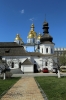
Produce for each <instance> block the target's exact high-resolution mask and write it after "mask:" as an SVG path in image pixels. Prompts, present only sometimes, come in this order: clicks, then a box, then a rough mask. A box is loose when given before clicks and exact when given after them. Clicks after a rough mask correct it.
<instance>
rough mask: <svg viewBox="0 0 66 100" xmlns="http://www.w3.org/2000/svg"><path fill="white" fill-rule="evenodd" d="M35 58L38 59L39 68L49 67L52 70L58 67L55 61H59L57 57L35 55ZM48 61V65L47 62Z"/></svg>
mask: <svg viewBox="0 0 66 100" xmlns="http://www.w3.org/2000/svg"><path fill="white" fill-rule="evenodd" d="M34 60H35V61H36V64H37V68H38V69H39V68H40V69H41V70H42V69H43V68H48V69H49V70H52V69H53V68H54V67H56V66H55V65H54V64H53V63H54V62H55V63H57V57H52V56H50V57H41V58H38V57H34ZM46 62H47V66H46V65H45V63H46Z"/></svg>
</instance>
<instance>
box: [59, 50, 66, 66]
mask: <svg viewBox="0 0 66 100" xmlns="http://www.w3.org/2000/svg"><path fill="white" fill-rule="evenodd" d="M59 63H60V65H63V66H65V65H66V52H64V53H63V55H62V56H59Z"/></svg>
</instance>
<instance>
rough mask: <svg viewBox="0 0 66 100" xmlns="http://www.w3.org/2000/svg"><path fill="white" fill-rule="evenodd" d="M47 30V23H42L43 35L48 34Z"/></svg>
mask: <svg viewBox="0 0 66 100" xmlns="http://www.w3.org/2000/svg"><path fill="white" fill-rule="evenodd" d="M48 29H49V27H48V23H47V22H46V21H44V23H43V33H44V34H48V33H49V32H48Z"/></svg>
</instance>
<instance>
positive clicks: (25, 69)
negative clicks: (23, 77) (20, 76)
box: [21, 65, 34, 73]
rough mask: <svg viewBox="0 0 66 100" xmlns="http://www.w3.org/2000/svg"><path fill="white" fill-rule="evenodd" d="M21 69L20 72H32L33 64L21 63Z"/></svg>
mask: <svg viewBox="0 0 66 100" xmlns="http://www.w3.org/2000/svg"><path fill="white" fill-rule="evenodd" d="M21 70H22V72H32V73H33V72H34V68H33V65H22V66H21Z"/></svg>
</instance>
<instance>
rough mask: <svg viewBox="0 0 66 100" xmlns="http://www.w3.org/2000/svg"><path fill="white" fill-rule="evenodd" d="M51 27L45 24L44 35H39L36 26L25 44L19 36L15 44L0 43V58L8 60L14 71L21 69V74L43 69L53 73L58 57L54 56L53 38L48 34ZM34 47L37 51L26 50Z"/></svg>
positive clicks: (32, 26) (32, 28)
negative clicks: (35, 29)
mask: <svg viewBox="0 0 66 100" xmlns="http://www.w3.org/2000/svg"><path fill="white" fill-rule="evenodd" d="M48 29H49V26H48V23H47V22H46V21H45V22H44V23H43V34H42V35H41V34H39V35H37V33H36V32H35V31H34V24H32V25H31V30H30V32H29V34H28V37H27V43H26V44H24V42H23V41H22V39H21V37H20V36H19V34H17V35H16V38H15V40H14V42H0V57H2V60H6V62H7V64H8V66H9V67H10V69H12V70H14V71H15V70H16V69H20V70H21V72H32V73H34V72H37V70H40V69H41V70H42V69H43V68H48V70H49V71H51V70H52V69H53V68H54V67H56V65H55V63H57V56H56V55H54V45H55V44H54V43H53V38H52V37H51V36H50V34H49V32H48ZM31 46H33V47H34V49H35V51H34V52H29V51H27V50H26V48H29V47H31Z"/></svg>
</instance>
